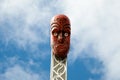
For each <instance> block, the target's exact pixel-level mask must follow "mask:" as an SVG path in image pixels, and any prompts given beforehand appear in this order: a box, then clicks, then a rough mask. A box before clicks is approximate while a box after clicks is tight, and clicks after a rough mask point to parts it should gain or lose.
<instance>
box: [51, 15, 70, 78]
mask: <svg viewBox="0 0 120 80" xmlns="http://www.w3.org/2000/svg"><path fill="white" fill-rule="evenodd" d="M50 25H51V30H50V34H51V48H52V49H51V53H52V54H51V73H50V80H67V54H68V51H69V48H70V34H71V27H70V20H69V18H68V17H67V16H65V15H63V14H59V15H56V16H54V17H53V18H52V20H51V23H50Z"/></svg>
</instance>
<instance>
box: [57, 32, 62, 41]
mask: <svg viewBox="0 0 120 80" xmlns="http://www.w3.org/2000/svg"><path fill="white" fill-rule="evenodd" d="M58 42H60V43H63V34H62V33H60V34H59V35H58Z"/></svg>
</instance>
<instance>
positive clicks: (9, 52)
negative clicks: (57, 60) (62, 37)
mask: <svg viewBox="0 0 120 80" xmlns="http://www.w3.org/2000/svg"><path fill="white" fill-rule="evenodd" d="M56 14H65V15H67V16H68V17H69V18H70V20H71V28H72V35H71V48H70V52H69V54H68V66H67V67H68V80H120V75H119V74H120V1H119V0H76V1H74V0H71V1H70V0H64V1H61V0H0V80H49V76H50V56H51V48H50V34H49V33H50V20H51V18H52V17H53V16H54V15H56Z"/></svg>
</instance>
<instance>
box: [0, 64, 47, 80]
mask: <svg viewBox="0 0 120 80" xmlns="http://www.w3.org/2000/svg"><path fill="white" fill-rule="evenodd" d="M0 78H1V79H2V80H47V76H46V74H45V73H44V72H43V73H42V72H41V73H40V74H36V73H33V72H31V71H26V70H25V69H23V68H22V67H21V66H19V65H15V66H13V67H11V68H10V67H9V68H8V69H7V70H6V71H5V73H4V74H1V75H0Z"/></svg>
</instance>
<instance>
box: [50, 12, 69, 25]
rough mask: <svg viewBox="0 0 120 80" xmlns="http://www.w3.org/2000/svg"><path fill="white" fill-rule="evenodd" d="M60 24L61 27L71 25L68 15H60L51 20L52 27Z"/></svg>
mask: <svg viewBox="0 0 120 80" xmlns="http://www.w3.org/2000/svg"><path fill="white" fill-rule="evenodd" d="M58 23H59V24H60V25H66V24H67V25H70V20H69V18H68V17H67V16H66V15H63V14H59V15H56V16H54V17H53V18H52V19H51V23H50V25H52V24H58Z"/></svg>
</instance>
